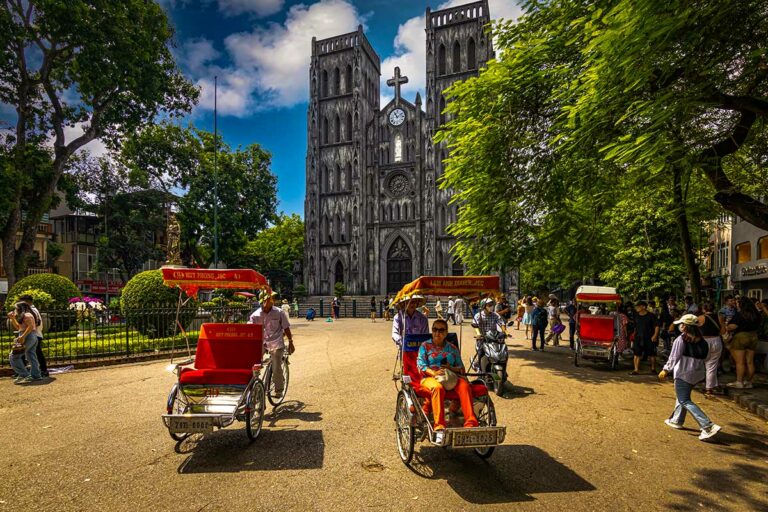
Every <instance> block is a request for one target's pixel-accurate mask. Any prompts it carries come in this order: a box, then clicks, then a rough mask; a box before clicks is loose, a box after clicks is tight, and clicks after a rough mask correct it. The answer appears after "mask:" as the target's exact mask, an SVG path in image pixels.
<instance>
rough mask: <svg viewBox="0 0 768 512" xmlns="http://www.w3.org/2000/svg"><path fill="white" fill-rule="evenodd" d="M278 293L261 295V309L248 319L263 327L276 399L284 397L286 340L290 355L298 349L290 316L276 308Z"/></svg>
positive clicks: (266, 292)
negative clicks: (295, 344) (286, 340)
mask: <svg viewBox="0 0 768 512" xmlns="http://www.w3.org/2000/svg"><path fill="white" fill-rule="evenodd" d="M276 295H277V293H276V292H268V291H266V290H265V291H263V292H261V294H259V302H260V303H261V307H260V308H259V309H257V310H256V311H254V312H253V314H252V315H251V316H250V318H249V319H248V323H249V324H257V325H261V326H262V337H263V339H264V347H265V348H266V349H267V351H268V352H269V356H270V361H271V363H272V382H273V383H274V384H275V398H277V399H280V398H282V397H283V391H284V390H285V379H284V378H283V375H284V371H283V364H284V362H283V353H284V352H285V350H286V349H285V340H284V339H283V338H284V337H287V338H288V353H289V354H293V353H294V352H295V351H296V347H294V346H293V334H291V323H290V321H289V320H288V315H287V314H286V313H285V311H283V310H282V309H277V308H276V307H274V300H275V296H276Z"/></svg>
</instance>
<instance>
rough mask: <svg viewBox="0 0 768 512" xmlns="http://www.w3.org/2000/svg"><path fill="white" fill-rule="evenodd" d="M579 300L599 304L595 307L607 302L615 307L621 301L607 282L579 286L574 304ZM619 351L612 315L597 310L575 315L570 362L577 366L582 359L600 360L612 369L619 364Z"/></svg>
mask: <svg viewBox="0 0 768 512" xmlns="http://www.w3.org/2000/svg"><path fill="white" fill-rule="evenodd" d="M579 303H581V304H582V305H586V304H593V305H595V306H597V305H599V309H604V308H605V307H606V306H608V305H613V306H614V307H617V306H618V305H619V304H621V295H619V294H618V293H617V292H616V288H611V287H608V286H587V285H585V286H579V288H578V289H577V290H576V304H577V306H578V304H579ZM620 355H621V352H620V347H619V335H618V331H617V325H616V317H615V316H612V315H606V314H601V313H600V312H599V311H597V312H595V313H593V314H590V315H579V325H578V330H577V335H576V352H575V353H574V356H573V364H574V365H576V366H579V362H580V361H581V360H582V359H590V360H598V361H599V360H603V361H607V362H608V363H609V364H610V365H611V369H614V370H615V369H616V368H618V367H619V356H620Z"/></svg>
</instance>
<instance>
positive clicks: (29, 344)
mask: <svg viewBox="0 0 768 512" xmlns="http://www.w3.org/2000/svg"><path fill="white" fill-rule="evenodd" d="M37 344H38V339H37V333H35V331H32V332H31V333H29V334H28V335H27V337H26V338H24V353H23V354H14V353H11V366H12V367H13V369H14V371H15V372H16V375H18V376H19V377H28V376H29V374H30V372H28V371H27V367H26V366H24V361H23V358H24V357H26V358H27V362H28V363H29V367H30V370H31V373H32V378H33V379H39V378H40V377H41V375H40V363H39V362H38V360H37Z"/></svg>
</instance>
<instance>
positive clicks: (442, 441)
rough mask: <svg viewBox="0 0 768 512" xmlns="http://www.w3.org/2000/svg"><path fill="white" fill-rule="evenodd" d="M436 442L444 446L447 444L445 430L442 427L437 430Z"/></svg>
mask: <svg viewBox="0 0 768 512" xmlns="http://www.w3.org/2000/svg"><path fill="white" fill-rule="evenodd" d="M435 444H436V445H437V446H443V445H444V444H445V430H444V429H440V430H437V431H435Z"/></svg>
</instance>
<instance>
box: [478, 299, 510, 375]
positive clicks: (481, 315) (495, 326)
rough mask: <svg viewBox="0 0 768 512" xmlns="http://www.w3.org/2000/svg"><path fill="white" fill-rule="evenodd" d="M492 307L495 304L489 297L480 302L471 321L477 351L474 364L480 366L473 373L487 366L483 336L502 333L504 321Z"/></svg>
mask: <svg viewBox="0 0 768 512" xmlns="http://www.w3.org/2000/svg"><path fill="white" fill-rule="evenodd" d="M494 305H495V302H494V300H493V299H492V298H490V297H487V298H485V299H483V300H481V301H480V311H478V312H477V314H476V315H475V317H474V318H473V319H472V327H473V328H474V329H475V350H476V351H477V358H476V364H479V365H480V367H479V368H474V370H475V371H484V369H485V368H486V367H487V365H488V358H487V357H485V354H484V353H483V340H484V339H485V334H486V333H487V332H492V333H494V334H495V333H497V332H498V333H503V332H504V328H503V325H504V320H503V319H502V318H501V316H499V314H498V313H496V312H495V311H494V310H493V308H494ZM505 337H506V336H505Z"/></svg>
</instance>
